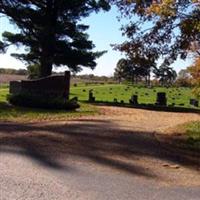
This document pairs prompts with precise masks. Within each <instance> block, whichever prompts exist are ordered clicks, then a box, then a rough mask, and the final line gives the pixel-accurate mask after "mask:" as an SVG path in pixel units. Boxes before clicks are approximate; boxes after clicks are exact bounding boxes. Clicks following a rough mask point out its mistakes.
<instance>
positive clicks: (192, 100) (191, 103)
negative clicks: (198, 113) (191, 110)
mask: <svg viewBox="0 0 200 200" xmlns="http://www.w3.org/2000/svg"><path fill="white" fill-rule="evenodd" d="M190 105H192V106H195V107H199V101H198V100H196V99H190Z"/></svg>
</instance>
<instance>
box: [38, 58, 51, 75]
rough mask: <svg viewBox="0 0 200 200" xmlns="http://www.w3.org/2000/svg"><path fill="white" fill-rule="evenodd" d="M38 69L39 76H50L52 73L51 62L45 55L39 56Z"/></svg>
mask: <svg viewBox="0 0 200 200" xmlns="http://www.w3.org/2000/svg"><path fill="white" fill-rule="evenodd" d="M40 64H41V65H40V70H39V73H40V74H39V77H46V76H50V75H51V73H52V68H53V63H52V62H51V59H48V56H47V57H43V58H41V62H40Z"/></svg>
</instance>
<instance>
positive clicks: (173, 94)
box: [71, 84, 192, 108]
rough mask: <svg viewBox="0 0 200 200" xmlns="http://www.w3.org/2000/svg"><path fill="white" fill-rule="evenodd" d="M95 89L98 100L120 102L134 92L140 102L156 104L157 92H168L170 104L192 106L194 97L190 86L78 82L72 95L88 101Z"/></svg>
mask: <svg viewBox="0 0 200 200" xmlns="http://www.w3.org/2000/svg"><path fill="white" fill-rule="evenodd" d="M91 89H93V94H94V96H95V98H96V101H105V102H113V100H114V98H116V99H117V100H118V101H119V102H120V101H121V100H123V101H124V102H125V103H128V102H129V99H130V98H131V96H132V95H133V94H136V95H138V101H139V103H145V104H154V103H155V102H156V93H157V92H166V94H167V99H168V105H170V104H172V103H174V104H175V105H176V106H180V107H187V108H190V107H191V106H190V105H189V99H190V98H191V97H192V94H191V89H189V88H169V89H167V88H162V87H157V88H153V89H148V88H144V87H133V86H127V85H119V84H113V85H89V86H86V85H85V84H78V85H77V87H74V86H72V87H71V96H72V97H73V96H77V97H78V99H79V100H80V101H87V100H88V95H89V90H91Z"/></svg>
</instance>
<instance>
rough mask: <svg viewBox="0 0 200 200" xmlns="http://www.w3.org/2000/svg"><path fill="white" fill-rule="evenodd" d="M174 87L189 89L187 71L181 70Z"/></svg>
mask: <svg viewBox="0 0 200 200" xmlns="http://www.w3.org/2000/svg"><path fill="white" fill-rule="evenodd" d="M176 86H179V87H191V86H192V83H191V75H190V73H189V70H188V69H181V70H180V71H179V73H178V76H177V79H176Z"/></svg>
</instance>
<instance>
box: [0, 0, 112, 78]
mask: <svg viewBox="0 0 200 200" xmlns="http://www.w3.org/2000/svg"><path fill="white" fill-rule="evenodd" d="M109 8H110V6H109V4H108V2H107V1H106V0H39V1H37V0H0V13H1V14H3V15H6V16H8V18H9V20H10V22H11V23H13V24H15V25H16V26H17V27H18V29H19V31H20V32H19V33H10V32H4V33H3V41H4V43H2V42H0V51H2V50H3V49H4V50H5V49H6V48H7V47H9V46H10V45H17V46H18V45H22V46H24V47H25V53H21V54H17V53H16V54H13V56H15V57H16V58H18V59H21V60H22V61H25V62H27V63H28V65H38V66H39V75H40V76H41V77H43V76H48V75H50V74H51V72H52V67H53V66H54V65H55V66H67V67H69V68H70V69H72V70H73V71H76V69H78V70H79V69H80V67H90V68H92V69H93V68H94V67H95V66H96V62H95V59H96V58H98V57H99V56H101V55H102V54H103V53H104V52H93V51H92V49H93V48H94V44H93V43H92V41H90V40H88V35H87V34H86V33H85V31H86V30H87V29H88V26H87V25H83V24H80V23H79V22H80V21H81V19H82V18H84V17H87V16H89V15H90V13H92V12H94V11H95V12H98V11H99V10H100V9H103V10H105V11H108V10H109Z"/></svg>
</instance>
